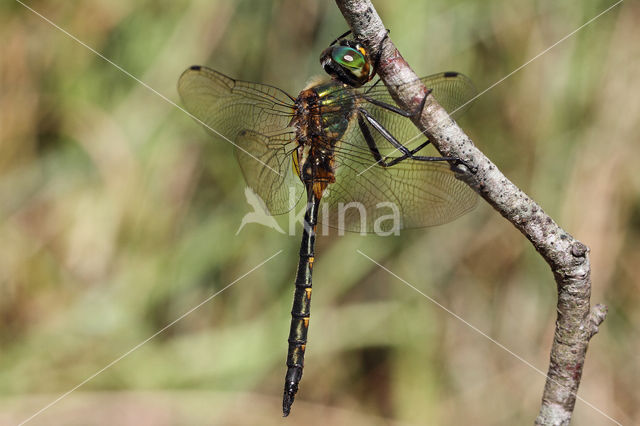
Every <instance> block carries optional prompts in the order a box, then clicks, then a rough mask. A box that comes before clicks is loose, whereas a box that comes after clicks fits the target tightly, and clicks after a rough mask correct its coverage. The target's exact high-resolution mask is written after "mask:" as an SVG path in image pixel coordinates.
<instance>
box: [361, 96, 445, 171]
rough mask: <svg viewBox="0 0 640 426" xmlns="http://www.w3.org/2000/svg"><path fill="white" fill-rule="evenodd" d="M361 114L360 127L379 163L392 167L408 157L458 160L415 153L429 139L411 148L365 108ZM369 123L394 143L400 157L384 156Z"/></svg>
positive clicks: (419, 159) (428, 159)
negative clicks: (403, 143) (402, 142)
mask: <svg viewBox="0 0 640 426" xmlns="http://www.w3.org/2000/svg"><path fill="white" fill-rule="evenodd" d="M359 112H360V114H358V126H359V127H360V131H361V132H362V135H363V136H364V139H365V141H366V142H367V145H368V147H369V150H370V151H371V154H372V155H373V158H374V159H375V160H376V162H377V163H378V164H380V165H381V166H382V167H391V166H393V165H395V164H398V163H400V162H401V161H404V160H406V159H411V160H415V161H457V159H456V158H454V157H432V156H423V155H414V154H415V153H417V152H419V151H420V150H421V149H422V148H424V147H425V146H427V145H428V144H429V140H428V139H427V140H426V141H425V142H423V143H422V144H420V145H419V146H418V147H416V148H414V149H412V150H410V149H409V148H407V147H406V146H404V145H402V144H401V143H400V142H399V141H398V140H397V139H396V138H395V137H394V136H393V135H392V134H391V133H390V132H389V131H388V130H387V129H385V128H384V127H383V126H382V124H380V123H379V122H378V121H377V120H376V119H375V118H373V117H372V116H371V115H370V114H369V112H368V111H367V110H365V109H363V108H360V109H359ZM367 123H369V124H370V125H371V126H372V127H373V128H374V129H376V130H377V131H378V132H379V133H380V134H381V135H382V136H383V137H384V138H385V139H386V140H387V141H389V143H390V144H391V145H393V146H394V147H395V148H396V149H397V150H398V151H400V152H401V153H402V155H401V156H399V157H385V158H382V155H381V154H380V151H379V150H378V146H377V145H376V142H375V140H374V139H373V135H372V134H371V131H370V130H369V127H368V126H367Z"/></svg>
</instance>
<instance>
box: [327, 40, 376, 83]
mask: <svg viewBox="0 0 640 426" xmlns="http://www.w3.org/2000/svg"><path fill="white" fill-rule="evenodd" d="M321 62H322V65H323V67H324V68H325V70H326V71H327V72H328V73H329V74H331V75H332V76H334V77H335V78H337V79H338V80H340V81H342V82H343V83H345V84H347V85H349V86H353V87H360V86H362V85H363V84H364V83H366V82H367V81H369V72H370V64H369V59H368V58H367V57H366V56H365V55H364V54H363V53H362V52H361V51H360V50H358V49H355V48H353V47H351V46H332V47H330V48H329V49H327V50H326V51H325V53H323V56H322V58H321Z"/></svg>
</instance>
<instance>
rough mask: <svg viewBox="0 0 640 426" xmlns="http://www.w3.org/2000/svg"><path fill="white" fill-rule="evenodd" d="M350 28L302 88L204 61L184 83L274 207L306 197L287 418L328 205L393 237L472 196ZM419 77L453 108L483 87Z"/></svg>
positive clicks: (193, 104)
mask: <svg viewBox="0 0 640 426" xmlns="http://www.w3.org/2000/svg"><path fill="white" fill-rule="evenodd" d="M347 34H348V33H347ZM347 34H344V35H342V36H340V37H339V38H337V39H336V40H334V41H333V42H332V43H331V44H330V46H329V47H328V48H327V49H325V50H324V51H323V52H322V54H321V56H320V62H321V65H322V67H323V68H324V70H325V71H326V72H327V73H328V74H329V76H328V77H325V78H321V79H317V80H315V81H313V82H312V83H310V84H309V85H308V86H307V87H306V88H305V89H304V90H302V91H301V92H300V93H299V95H298V96H297V97H293V96H291V95H289V94H287V93H286V92H285V91H283V90H280V89H278V88H276V87H273V86H269V85H266V84H260V83H251V82H247V81H241V80H235V79H232V78H230V77H228V76H226V75H224V74H222V73H220V72H218V71H214V70H213V69H210V68H207V67H204V66H199V65H195V66H191V67H190V68H188V69H187V70H186V71H184V73H183V74H182V75H181V77H180V79H179V82H178V91H179V94H180V97H181V99H182V102H183V104H184V106H185V108H186V110H187V111H188V112H189V113H190V114H191V115H192V116H193V117H194V118H195V119H196V121H198V122H200V123H201V124H203V125H204V126H205V127H206V128H207V129H208V130H209V131H210V133H212V135H213V136H215V137H216V138H218V139H225V140H227V141H229V142H231V143H233V144H234V145H235V154H236V159H237V162H238V164H239V165H240V169H241V170H242V173H243V175H244V178H245V181H246V183H247V185H248V187H250V188H251V189H252V190H253V191H254V192H255V193H256V194H257V195H258V196H260V197H261V198H262V200H263V201H264V205H265V206H266V208H267V209H268V212H269V214H272V215H278V214H283V213H286V212H288V211H290V210H292V209H293V208H294V207H295V206H296V205H297V204H298V202H299V200H300V199H302V197H303V195H304V196H305V197H306V206H305V214H304V222H303V225H304V226H303V229H302V242H301V246H300V258H299V262H298V267H297V273H296V277H295V282H294V288H295V289H294V295H293V307H292V310H291V325H290V329H289V338H288V351H287V362H286V365H287V371H286V375H285V385H284V393H283V415H284V417H286V416H288V415H289V413H290V410H291V406H292V404H293V401H294V398H295V395H296V393H297V391H298V388H299V384H300V381H301V379H302V372H303V367H304V355H305V350H306V346H307V336H308V329H309V318H310V306H311V290H312V271H313V267H314V262H315V252H314V247H315V239H316V233H317V225H318V223H319V212H320V209H321V203H322V210H323V214H322V215H321V216H320V220H321V222H320V223H322V224H323V226H324V225H325V224H326V225H328V226H330V227H332V228H337V229H340V230H346V231H352V232H361V233H365V232H380V233H386V234H385V235H388V234H389V233H390V232H396V233H397V231H398V230H399V229H405V228H418V227H426V226H434V225H440V224H444V223H447V222H449V221H452V220H454V219H456V218H457V217H459V216H461V215H463V214H464V213H466V212H468V211H469V210H470V209H472V208H473V206H474V205H475V201H476V197H475V193H474V192H473V191H472V190H471V189H470V188H469V187H468V186H467V185H465V184H464V183H463V182H461V181H460V180H459V179H457V177H456V173H457V172H456V170H455V166H453V167H452V166H450V165H449V163H448V162H447V161H445V160H452V159H451V158H446V157H440V156H432V155H424V154H425V153H426V146H427V145H428V144H429V140H428V139H427V140H426V141H424V140H423V141H421V142H420V143H416V146H415V147H412V146H413V145H411V144H410V143H409V141H410V140H411V139H415V138H414V136H415V135H416V128H415V127H414V126H413V124H412V122H411V117H412V115H413V113H411V112H406V111H404V110H402V109H400V108H398V107H397V106H396V105H395V103H394V101H393V99H392V98H391V96H390V94H389V92H388V90H387V88H386V87H385V86H384V85H382V84H379V81H380V80H377V81H376V82H375V83H371V81H372V80H373V78H374V76H375V75H376V70H375V68H376V66H375V61H372V59H371V57H370V55H369V54H368V52H367V50H366V49H365V48H364V47H363V46H362V45H361V44H360V43H358V42H356V41H355V40H351V39H348V38H345V36H346V35H347ZM421 80H422V82H423V83H424V85H425V86H426V87H427V88H428V89H429V90H430V92H431V93H432V95H433V96H435V98H436V100H437V101H438V102H439V103H440V104H441V105H442V106H443V107H444V108H445V109H446V110H447V111H449V112H455V113H456V114H459V113H460V112H461V111H462V110H463V109H464V108H461V106H464V105H465V104H466V103H468V102H469V100H471V99H472V98H473V97H474V96H475V94H476V89H475V87H474V85H473V84H472V83H471V80H470V79H469V78H468V77H466V76H465V75H463V74H460V73H457V72H443V73H438V74H434V75H430V76H428V77H424V78H422V79H421ZM425 97H426V96H425ZM418 112H421V111H418ZM422 139H425V138H424V137H422ZM403 142H404V143H403ZM405 143H406V145H405Z"/></svg>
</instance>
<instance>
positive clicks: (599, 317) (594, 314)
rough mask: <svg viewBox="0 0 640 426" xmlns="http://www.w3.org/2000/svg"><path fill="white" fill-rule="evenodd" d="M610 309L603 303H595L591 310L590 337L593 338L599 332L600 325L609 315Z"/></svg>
mask: <svg viewBox="0 0 640 426" xmlns="http://www.w3.org/2000/svg"><path fill="white" fill-rule="evenodd" d="M607 312H608V309H607V307H606V306H605V305H603V304H601V303H597V304H595V305H593V307H592V308H591V312H589V326H590V330H589V339H591V338H592V337H593V336H595V334H596V333H597V332H598V330H599V329H598V327H599V326H600V324H602V322H603V321H604V319H605V318H606V317H607Z"/></svg>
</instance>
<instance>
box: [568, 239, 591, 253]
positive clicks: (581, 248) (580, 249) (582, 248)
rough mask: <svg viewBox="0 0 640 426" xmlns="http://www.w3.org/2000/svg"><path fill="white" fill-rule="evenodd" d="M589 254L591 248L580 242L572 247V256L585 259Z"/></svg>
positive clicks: (575, 242)
mask: <svg viewBox="0 0 640 426" xmlns="http://www.w3.org/2000/svg"><path fill="white" fill-rule="evenodd" d="M588 252H589V247H587V246H586V245H584V244H583V243H581V242H580V241H574V243H573V244H572V246H571V254H572V255H573V256H574V257H585V255H586V254H587V253H588Z"/></svg>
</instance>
